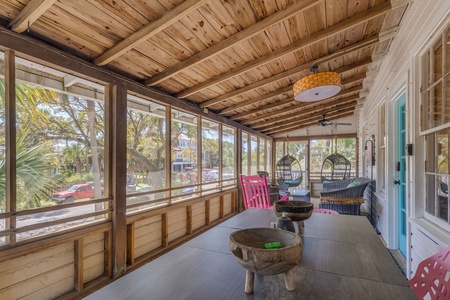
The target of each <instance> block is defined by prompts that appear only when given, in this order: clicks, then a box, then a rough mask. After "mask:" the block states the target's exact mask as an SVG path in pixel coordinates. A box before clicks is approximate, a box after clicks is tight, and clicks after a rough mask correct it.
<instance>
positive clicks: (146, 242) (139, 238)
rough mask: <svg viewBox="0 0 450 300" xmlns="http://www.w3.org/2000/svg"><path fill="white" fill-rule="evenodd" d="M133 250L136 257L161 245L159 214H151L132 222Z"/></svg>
mask: <svg viewBox="0 0 450 300" xmlns="http://www.w3.org/2000/svg"><path fill="white" fill-rule="evenodd" d="M134 226H135V227H134V234H135V235H134V247H135V248H134V251H135V256H136V258H138V257H140V256H142V255H144V254H146V253H149V252H150V251H152V250H155V249H157V248H159V247H161V216H160V215H158V216H153V217H149V218H146V219H144V220H141V221H137V222H135V223H134Z"/></svg>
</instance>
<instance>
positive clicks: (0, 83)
mask: <svg viewBox="0 0 450 300" xmlns="http://www.w3.org/2000/svg"><path fill="white" fill-rule="evenodd" d="M4 69H5V67H4V53H3V52H2V51H0V99H1V101H0V120H1V122H0V163H1V164H2V165H5V159H6V151H5V150H6V145H5V121H6V120H5V118H6V116H5V80H4V78H5V77H4V72H3V70H4ZM2 169H4V168H2ZM0 182H1V183H2V184H1V185H0V213H3V212H5V211H6V202H5V200H6V195H5V193H6V172H5V171H2V172H1V173H0ZM5 222H6V219H0V231H1V230H2V229H6V224H5ZM3 244H6V238H5V237H4V236H1V237H0V246H1V245H3Z"/></svg>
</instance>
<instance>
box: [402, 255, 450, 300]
mask: <svg viewBox="0 0 450 300" xmlns="http://www.w3.org/2000/svg"><path fill="white" fill-rule="evenodd" d="M449 254H450V247H449V248H446V249H444V250H442V251H440V252H438V253H436V254H434V255H432V256H430V257H428V258H427V259H425V260H423V261H421V262H420V264H419V266H418V267H417V270H416V274H415V275H414V277H413V278H411V279H410V280H408V284H409V285H410V286H411V288H412V289H413V291H414V293H415V294H416V296H417V298H419V299H424V298H425V299H442V300H443V299H450V279H449V278H448V277H449V276H450V255H449Z"/></svg>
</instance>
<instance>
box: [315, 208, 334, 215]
mask: <svg viewBox="0 0 450 300" xmlns="http://www.w3.org/2000/svg"><path fill="white" fill-rule="evenodd" d="M313 213H321V214H329V215H339V213H338V212H337V211H335V210H332V209H327V208H314V209H313Z"/></svg>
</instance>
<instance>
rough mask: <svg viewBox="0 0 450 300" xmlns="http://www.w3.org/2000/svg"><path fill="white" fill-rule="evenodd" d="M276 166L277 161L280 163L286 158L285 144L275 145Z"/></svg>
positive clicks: (278, 143)
mask: <svg viewBox="0 0 450 300" xmlns="http://www.w3.org/2000/svg"><path fill="white" fill-rule="evenodd" d="M275 155H276V156H275V166H276V164H277V161H279V160H280V159H281V158H282V157H283V156H284V142H276V143H275Z"/></svg>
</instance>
